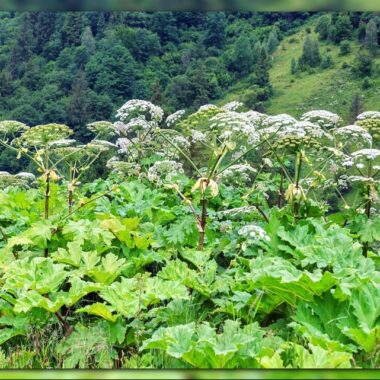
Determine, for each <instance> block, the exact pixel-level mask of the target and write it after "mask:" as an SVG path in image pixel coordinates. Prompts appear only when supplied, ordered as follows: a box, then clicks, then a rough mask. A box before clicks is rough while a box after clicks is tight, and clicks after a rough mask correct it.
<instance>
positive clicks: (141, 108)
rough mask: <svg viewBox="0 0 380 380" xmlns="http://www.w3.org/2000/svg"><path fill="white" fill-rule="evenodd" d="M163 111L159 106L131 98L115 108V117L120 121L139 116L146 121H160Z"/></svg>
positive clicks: (127, 120)
mask: <svg viewBox="0 0 380 380" xmlns="http://www.w3.org/2000/svg"><path fill="white" fill-rule="evenodd" d="M163 116H164V111H163V110H162V108H161V107H158V106H156V105H154V104H153V103H151V102H148V101H146V100H139V99H132V100H129V101H128V102H126V103H125V104H124V105H123V106H122V107H120V108H119V109H118V110H117V113H116V117H117V118H118V119H119V120H120V121H122V122H124V123H125V122H129V121H130V120H131V119H133V118H135V117H141V118H144V119H146V120H147V121H155V122H157V123H159V122H161V121H162V118H163Z"/></svg>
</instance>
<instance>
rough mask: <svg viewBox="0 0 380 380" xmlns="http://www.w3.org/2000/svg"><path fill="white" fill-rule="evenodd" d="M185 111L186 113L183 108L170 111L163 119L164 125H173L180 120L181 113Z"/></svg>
mask: <svg viewBox="0 0 380 380" xmlns="http://www.w3.org/2000/svg"><path fill="white" fill-rule="evenodd" d="M185 113H186V111H185V110H178V111H176V112H174V113H172V114H171V115H169V116H168V117H167V118H166V120H165V122H166V125H167V126H168V127H171V126H173V125H174V124H175V123H176V122H177V121H178V120H180V119H181V118H182V117H183V115H184V114H185Z"/></svg>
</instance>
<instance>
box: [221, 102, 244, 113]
mask: <svg viewBox="0 0 380 380" xmlns="http://www.w3.org/2000/svg"><path fill="white" fill-rule="evenodd" d="M243 105H244V104H243V103H242V102H238V101H236V100H235V101H232V102H229V103H227V104H225V105H224V106H223V107H222V108H223V109H225V110H226V111H236V110H237V109H239V108H240V107H242V106H243Z"/></svg>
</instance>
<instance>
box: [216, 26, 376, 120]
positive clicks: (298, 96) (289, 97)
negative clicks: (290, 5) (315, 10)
mask: <svg viewBox="0 0 380 380" xmlns="http://www.w3.org/2000/svg"><path fill="white" fill-rule="evenodd" d="M315 21H316V20H311V22H310V23H308V24H307V25H305V27H304V28H302V29H301V30H300V31H299V32H297V33H295V34H293V35H291V36H289V37H286V38H285V39H284V40H282V41H281V44H280V46H279V47H278V49H277V51H276V52H275V54H274V56H273V62H272V67H271V69H270V78H271V83H272V86H273V91H274V93H273V96H272V97H271V99H270V101H269V102H267V104H266V111H267V113H268V114H279V113H288V114H291V115H292V116H295V117H299V116H300V115H301V114H302V113H304V112H306V111H310V110H312V109H325V110H328V111H331V112H335V113H338V114H339V115H341V116H342V117H343V119H344V121H345V122H346V123H348V122H349V109H350V106H351V102H352V98H353V96H354V94H355V93H359V94H360V96H361V99H362V105H363V110H380V75H379V71H380V70H379V69H377V68H376V66H380V56H377V57H375V59H374V65H373V66H374V73H373V75H372V77H371V78H370V82H371V87H370V88H369V89H366V90H364V89H363V88H362V83H363V79H364V78H358V77H356V76H355V75H354V74H353V73H352V70H351V68H350V67H348V68H345V69H343V68H342V65H343V63H347V64H348V65H350V66H351V65H352V64H353V62H354V60H355V54H356V52H357V50H358V47H359V43H358V41H354V40H352V41H350V44H351V50H352V52H351V53H350V54H348V55H345V56H342V55H340V48H339V46H338V45H334V44H332V43H330V42H323V41H320V52H321V55H322V56H323V55H325V54H326V53H327V52H329V53H330V54H331V55H332V58H333V67H331V68H328V69H322V68H320V67H318V68H316V69H313V70H312V71H311V72H300V73H297V74H295V75H292V74H291V73H290V63H291V59H292V57H294V58H295V59H296V60H298V58H299V57H300V56H301V54H302V46H303V42H304V39H305V37H306V35H307V32H306V27H307V26H309V27H311V29H312V30H314V24H315ZM313 36H314V37H317V35H316V34H314V32H313ZM249 87H250V85H249V82H248V80H247V79H244V80H241V81H239V82H237V83H236V84H235V85H234V86H233V87H232V88H231V89H230V91H229V94H228V95H227V96H226V97H225V98H224V99H223V101H221V102H220V103H225V102H228V101H232V100H243V99H244V95H245V94H246V93H247V92H248V91H249Z"/></svg>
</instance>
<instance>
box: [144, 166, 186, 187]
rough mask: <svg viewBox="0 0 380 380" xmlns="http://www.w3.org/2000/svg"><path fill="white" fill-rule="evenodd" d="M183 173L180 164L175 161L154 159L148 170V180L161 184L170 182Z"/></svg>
mask: <svg viewBox="0 0 380 380" xmlns="http://www.w3.org/2000/svg"><path fill="white" fill-rule="evenodd" d="M183 173H184V170H183V167H182V164H180V163H178V162H176V161H171V160H163V161H156V162H155V163H154V164H153V165H152V166H151V167H150V168H149V170H148V180H149V181H151V182H154V183H156V184H157V185H159V186H161V185H163V184H165V183H172V182H173V179H174V177H176V176H177V175H179V174H183Z"/></svg>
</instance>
